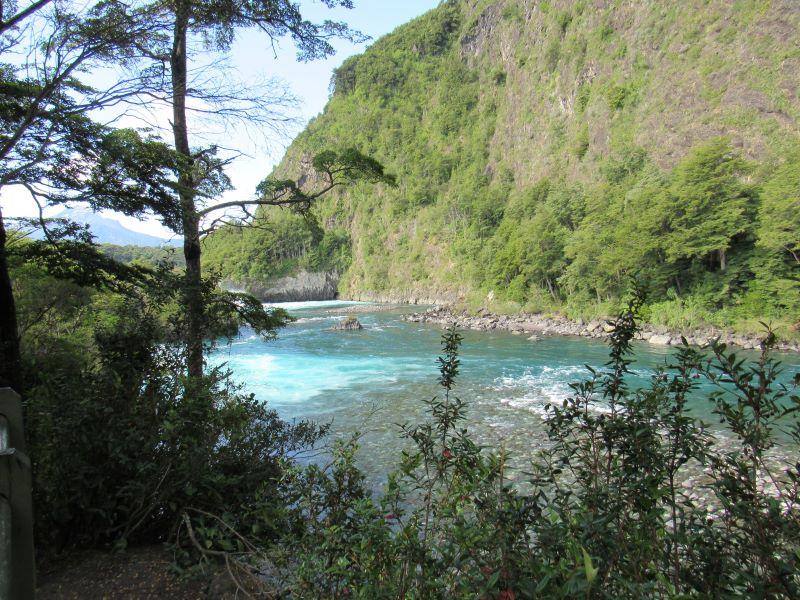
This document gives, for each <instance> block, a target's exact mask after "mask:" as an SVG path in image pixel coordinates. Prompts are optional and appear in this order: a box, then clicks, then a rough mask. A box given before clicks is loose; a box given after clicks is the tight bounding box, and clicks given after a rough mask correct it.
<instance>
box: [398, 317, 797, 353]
mask: <svg viewBox="0 0 800 600" xmlns="http://www.w3.org/2000/svg"><path fill="white" fill-rule="evenodd" d="M404 319H405V320H407V321H412V322H414V323H432V324H435V325H443V326H447V325H451V324H453V323H455V325H456V327H458V328H461V329H478V330H483V331H487V330H492V329H501V330H507V331H510V332H511V333H514V334H519V335H522V334H527V335H533V336H534V337H535V335H537V334H538V335H576V336H582V337H591V338H605V337H608V334H609V333H610V332H611V331H612V328H611V326H610V325H609V324H608V323H607V322H606V321H590V322H588V323H586V322H584V321H582V320H578V321H570V320H569V319H567V318H566V317H545V316H542V315H532V314H520V315H510V316H507V315H495V314H492V313H490V312H487V311H482V312H480V313H479V314H477V315H470V314H469V313H468V312H467V311H461V312H456V311H453V310H452V309H450V308H447V307H441V306H437V307H434V308H430V309H428V310H426V311H425V312H421V313H414V314H411V315H407V316H405V317H404ZM683 335H684V337H686V341H687V342H689V344H692V345H696V346H705V345H706V344H708V343H709V342H710V341H711V340H713V339H716V338H720V340H721V341H722V342H724V343H725V344H728V345H735V346H741V347H742V348H747V349H755V348H758V346H759V343H760V339H759V338H758V337H754V336H745V335H740V334H733V333H730V332H726V331H720V330H717V329H704V330H697V331H692V332H685V333H683ZM637 339H640V340H643V341H646V342H649V343H651V344H655V345H659V346H676V345H679V344H681V333H680V332H676V331H670V330H668V329H666V328H664V327H653V326H651V325H644V326H643V327H642V329H641V331H640V332H639V334H638V336H637ZM776 348H777V349H778V350H784V351H790V352H800V344H798V343H796V342H785V341H780V342H779V343H778V344H777V346H776Z"/></svg>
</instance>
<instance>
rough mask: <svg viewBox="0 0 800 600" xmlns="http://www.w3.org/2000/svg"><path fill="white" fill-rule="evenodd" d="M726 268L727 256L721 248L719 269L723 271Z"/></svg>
mask: <svg viewBox="0 0 800 600" xmlns="http://www.w3.org/2000/svg"><path fill="white" fill-rule="evenodd" d="M726 268H728V257H727V254H726V251H725V249H724V248H723V249H721V250H720V251H719V270H720V271H724V270H725V269H726Z"/></svg>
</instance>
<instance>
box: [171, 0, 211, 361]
mask: <svg viewBox="0 0 800 600" xmlns="http://www.w3.org/2000/svg"><path fill="white" fill-rule="evenodd" d="M188 30H189V5H188V3H187V2H185V1H180V2H178V3H177V5H176V11H175V28H174V30H173V43H172V53H171V55H170V66H171V70H172V133H173V136H174V138H175V149H176V150H177V152H178V154H180V155H181V157H182V159H183V160H182V164H181V165H180V170H179V173H178V188H179V189H178V194H179V196H180V203H181V213H182V217H183V255H184V257H185V258H186V272H185V275H184V287H183V302H184V310H185V311H186V313H185V314H186V332H185V335H186V339H185V341H186V359H187V373H188V375H189V377H201V376H202V375H203V322H204V320H205V309H204V303H203V290H202V271H201V264H200V216H199V215H198V213H197V207H196V206H195V181H194V177H193V176H192V168H193V162H194V159H193V157H192V153H191V149H190V147H189V128H188V125H187V122H186V87H187V57H186V38H187V35H188Z"/></svg>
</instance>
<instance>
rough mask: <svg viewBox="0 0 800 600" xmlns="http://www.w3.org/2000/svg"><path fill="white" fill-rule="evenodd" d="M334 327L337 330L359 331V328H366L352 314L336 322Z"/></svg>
mask: <svg viewBox="0 0 800 600" xmlns="http://www.w3.org/2000/svg"><path fill="white" fill-rule="evenodd" d="M333 328H334V329H335V330H337V331H358V330H359V329H364V326H363V325H362V324H361V322H360V321H359V320H358V319H356V318H355V317H354V316H352V315H351V316H349V317H345V318H344V319H342V320H341V321H339V322H338V323H336V325H334V326H333Z"/></svg>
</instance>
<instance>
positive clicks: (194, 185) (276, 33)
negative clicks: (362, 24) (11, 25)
mask: <svg viewBox="0 0 800 600" xmlns="http://www.w3.org/2000/svg"><path fill="white" fill-rule="evenodd" d="M322 3H323V4H324V5H325V6H327V7H328V8H334V7H344V8H352V2H351V1H350V0H323V1H322ZM143 12H144V13H145V14H147V15H148V18H149V20H150V21H151V22H152V23H156V24H158V26H159V27H160V28H161V30H162V31H163V32H169V35H170V43H169V44H168V45H165V44H164V42H163V39H161V38H154V41H155V43H154V44H152V45H151V46H150V48H149V49H148V52H147V54H148V56H149V58H150V59H151V60H154V61H155V62H156V63H157V65H158V68H159V69H163V70H164V72H167V73H168V74H169V80H170V83H171V96H170V97H169V104H170V105H171V110H172V120H171V128H172V137H173V143H174V148H175V150H176V152H177V153H178V155H179V157H180V160H179V163H178V168H177V194H178V208H179V212H180V219H181V222H180V230H181V232H182V233H183V236H184V246H183V252H184V256H185V258H186V272H185V281H184V290H183V296H184V310H185V311H186V332H185V335H186V344H187V355H188V356H187V358H188V361H187V362H188V372H189V375H190V376H192V377H199V376H200V375H202V372H203V322H204V320H205V306H204V298H203V279H202V263H201V244H200V241H201V237H202V235H203V233H204V232H207V231H208V229H205V230H204V229H203V226H202V223H203V220H204V219H205V220H211V221H212V222H215V223H221V222H224V218H223V219H214V216H215V215H220V214H222V213H221V211H225V210H226V209H232V208H238V209H240V210H241V211H242V212H243V214H244V216H245V220H247V219H248V218H252V216H253V214H254V213H253V209H254V208H255V207H257V206H260V205H292V206H295V207H297V208H299V209H303V208H307V207H308V206H309V205H310V203H311V202H313V200H315V199H316V198H318V197H320V196H321V195H323V194H325V193H327V192H328V191H330V190H331V189H333V188H335V187H337V186H339V185H343V184H345V183H347V182H349V181H353V180H354V179H359V178H365V179H368V180H373V181H390V179H389V178H387V177H386V176H385V175H384V173H383V169H382V168H381V166H380V165H379V164H378V163H376V162H375V161H372V160H370V159H368V158H367V157H364V156H362V155H361V154H359V153H358V152H356V151H355V150H347V151H344V152H340V153H335V152H326V153H323V154H321V155H319V156H318V157H317V158H316V159H315V160H314V164H313V166H314V167H315V169H316V170H317V171H318V172H319V173H320V175H321V177H322V181H321V182H320V185H319V186H318V188H317V189H315V190H314V191H305V190H304V189H303V188H304V186H303V185H302V182H301V184H298V183H296V182H294V181H273V180H267V181H265V182H264V183H263V184H262V185H261V186H260V187H259V189H258V193H257V195H255V196H253V197H251V198H243V199H242V200H238V201H232V202H219V195H220V193H221V192H222V191H224V190H226V189H228V188H229V187H230V183H229V181H228V179H227V177H226V176H225V174H224V167H225V165H226V162H227V161H225V160H223V159H220V158H218V157H217V155H216V154H217V153H216V148H214V147H207V148H196V147H193V146H192V143H191V131H190V129H191V124H190V120H189V118H188V115H189V113H190V110H191V109H190V106H189V102H188V101H189V100H192V101H194V102H195V103H198V102H199V103H202V104H203V105H210V106H213V107H214V109H213V110H214V111H216V112H218V113H219V114H222V115H223V116H228V117H232V118H234V119H237V120H239V121H241V122H244V123H245V124H248V125H250V126H269V125H270V124H274V123H275V121H276V120H280V119H282V118H283V117H282V116H281V115H280V114H278V113H276V112H275V110H274V106H272V105H271V104H270V103H269V101H266V102H265V101H264V99H263V98H261V97H259V96H258V95H257V94H253V93H248V91H247V90H246V89H242V90H239V91H237V90H235V89H231V88H230V87H229V88H228V89H227V90H225V91H224V92H221V91H220V89H219V85H220V82H219V81H216V82H213V81H212V82H211V84H210V85H209V84H208V79H206V80H205V81H203V80H200V81H198V80H197V78H195V80H192V79H191V77H190V61H191V60H192V58H195V57H196V56H197V55H203V54H204V53H205V52H207V51H209V50H210V51H212V52H215V53H217V54H218V55H222V56H224V55H225V54H226V53H227V52H228V51H229V50H230V47H231V44H232V42H233V40H234V37H235V34H236V32H237V31H239V30H242V29H258V30H260V31H261V32H263V33H264V35H265V38H266V39H265V41H266V42H268V43H274V42H275V41H276V40H278V39H280V38H284V37H287V36H288V37H289V38H291V39H292V41H293V42H294V44H295V45H296V47H297V51H298V59H299V60H301V61H307V60H313V59H316V58H322V57H326V56H329V55H331V54H332V53H333V52H334V49H333V46H332V45H331V43H330V40H331V39H332V38H345V39H349V40H352V41H359V40H363V39H365V38H364V36H362V35H361V34H359V33H358V32H355V31H352V30H351V29H349V28H348V27H347V25H345V24H344V23H338V22H333V21H324V22H323V23H313V22H311V21H308V20H306V19H304V18H303V16H302V14H301V12H300V7H299V5H298V4H297V3H295V2H291V1H289V0H250V1H241V0H213V1H211V2H208V1H204V2H200V1H197V0H170V1H168V2H155V3H152V4H149V5H147V6H146V7H145V8H144V9H143ZM225 85H228V82H226V83H225ZM317 181H319V180H317ZM215 200H216V201H217V203H216V204H215V203H214V201H215ZM240 216H241V215H240Z"/></svg>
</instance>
